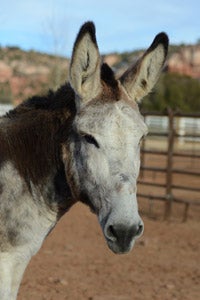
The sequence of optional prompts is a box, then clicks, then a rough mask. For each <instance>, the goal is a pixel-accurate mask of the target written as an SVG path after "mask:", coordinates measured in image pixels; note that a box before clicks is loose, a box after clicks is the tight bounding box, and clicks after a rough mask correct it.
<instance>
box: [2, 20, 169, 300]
mask: <svg viewBox="0 0 200 300" xmlns="http://www.w3.org/2000/svg"><path fill="white" fill-rule="evenodd" d="M167 49H168V37H167V35H166V34H165V33H160V34H158V35H157V36H156V37H155V39H154V41H153V43H152V44H151V46H150V47H149V49H148V50H147V51H146V52H145V53H144V55H143V56H142V57H141V58H140V59H139V60H138V61H137V63H136V64H135V65H134V66H132V67H130V68H129V69H128V70H127V71H126V72H125V73H124V74H123V75H122V76H121V77H120V78H119V79H118V80H117V79H116V78H115V76H114V73H113V71H112V70H111V68H110V67H109V66H108V65H107V64H102V63H101V58H100V55H99V50H98V46H97V41H96V36H95V26H94V24H93V23H92V22H87V23H85V24H84V25H83V26H82V27H81V29H80V31H79V34H78V36H77V38H76V41H75V44H74V48H73V53H72V59H71V63H70V68H69V82H68V83H66V84H65V85H63V86H61V87H60V88H59V89H58V90H57V91H55V92H52V91H50V92H49V93H48V95H47V96H44V97H38V96H35V97H32V98H31V99H28V100H27V101H25V102H24V103H22V104H21V105H19V106H18V107H16V108H15V109H13V110H11V111H10V112H9V113H7V114H6V115H4V116H3V117H1V118H0V299H1V300H14V299H16V297H17V292H18V288H19V285H20V282H21V279H22V276H23V273H24V270H25V268H26V266H27V264H28V262H29V261H30V259H31V257H32V256H33V255H34V254H35V253H36V252H37V251H38V250H39V248H40V247H41V244H42V242H43V241H44V239H45V237H46V236H47V235H48V233H49V232H50V231H51V230H52V229H53V228H54V226H55V225H56V223H57V222H58V220H59V219H60V218H61V216H63V215H64V214H65V213H66V212H67V211H68V210H69V208H70V207H71V206H72V205H73V204H74V203H75V202H77V201H81V202H83V203H85V204H87V205H88V206H89V207H90V209H91V210H92V212H94V213H95V214H96V215H97V217H98V220H99V223H100V226H101V228H102V231H103V234H104V237H105V240H106V242H107V244H108V247H109V248H110V249H111V250H112V251H113V252H114V253H127V252H129V251H130V250H131V249H132V247H133V245H134V242H135V240H136V239H137V238H138V237H139V236H140V235H141V234H142V232H143V222H142V220H141V218H140V216H139V213H138V206H137V199H136V180H137V177H138V173H139V167H140V140H141V138H142V137H143V136H144V135H146V133H147V127H146V125H145V123H144V121H143V118H142V116H141V115H140V112H139V109H138V105H137V102H138V101H139V100H140V99H141V98H143V97H144V96H145V95H146V94H147V93H148V92H149V91H151V89H152V88H153V86H154V85H155V83H156V81H157V79H158V77H159V74H160V72H161V70H162V67H163V64H164V61H165V58H166V55H167Z"/></svg>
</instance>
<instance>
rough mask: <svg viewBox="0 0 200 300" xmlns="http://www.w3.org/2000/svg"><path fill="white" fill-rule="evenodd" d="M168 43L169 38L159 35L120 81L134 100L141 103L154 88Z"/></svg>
mask: <svg viewBox="0 0 200 300" xmlns="http://www.w3.org/2000/svg"><path fill="white" fill-rule="evenodd" d="M168 43H169V40H168V36H167V35H166V34H165V33H164V32H162V33H159V34H158V35H157V36H156V37H155V39H154V41H153V43H152V44H151V46H150V47H149V49H148V50H147V51H146V52H145V53H144V55H143V56H142V57H141V59H139V60H138V62H137V63H136V64H135V65H134V66H133V67H131V68H130V69H128V70H127V71H126V72H125V73H124V74H123V75H122V76H121V78H120V81H121V83H122V85H123V86H124V87H125V89H126V91H127V92H128V94H129V95H130V97H131V98H132V99H133V100H136V101H140V100H141V99H142V98H143V97H144V96H146V95H147V94H148V93H149V92H150V91H151V89H152V88H153V87H154V85H155V83H156V81H157V80H158V78H159V75H160V73H161V70H162V68H163V65H164V62H165V59H166V56H167V51H168Z"/></svg>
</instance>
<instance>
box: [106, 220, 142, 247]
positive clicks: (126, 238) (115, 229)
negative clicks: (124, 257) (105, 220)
mask: <svg viewBox="0 0 200 300" xmlns="http://www.w3.org/2000/svg"><path fill="white" fill-rule="evenodd" d="M143 230H144V225H143V222H142V221H139V222H138V224H134V225H132V226H126V225H124V224H113V225H109V226H108V227H107V228H106V232H105V236H106V239H107V242H108V245H109V247H110V248H111V250H112V251H114V252H115V253H126V252H129V251H130V250H131V248H132V246H133V244H134V241H135V239H136V238H138V237H140V236H141V235H142V233H143Z"/></svg>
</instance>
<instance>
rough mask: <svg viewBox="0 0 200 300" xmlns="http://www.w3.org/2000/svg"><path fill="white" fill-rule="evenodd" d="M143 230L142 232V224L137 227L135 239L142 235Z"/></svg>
mask: <svg viewBox="0 0 200 300" xmlns="http://www.w3.org/2000/svg"><path fill="white" fill-rule="evenodd" d="M143 230H144V226H143V224H140V225H138V229H137V232H136V237H139V236H141V234H142V233H143Z"/></svg>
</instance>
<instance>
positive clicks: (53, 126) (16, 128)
mask: <svg viewBox="0 0 200 300" xmlns="http://www.w3.org/2000/svg"><path fill="white" fill-rule="evenodd" d="M75 113H76V106H75V101H74V92H73V90H72V88H71V87H70V86H69V85H68V84H66V85H64V86H62V87H61V88H60V89H59V90H58V91H56V92H52V91H50V92H49V93H48V95H47V96H44V97H38V96H35V97H32V98H30V99H28V100H27V101H25V102H24V103H22V104H21V105H19V106H18V107H16V108H15V109H14V110H12V111H10V112H9V113H8V114H7V116H6V117H4V120H5V121H4V123H3V124H4V125H3V126H4V127H3V130H1V127H0V144H1V147H0V163H2V162H4V161H7V160H10V161H11V162H12V163H13V164H14V165H15V167H16V168H17V170H18V171H19V173H20V174H21V176H22V177H23V178H25V179H26V180H27V181H30V180H31V181H32V182H33V183H38V182H41V181H42V179H43V178H44V177H45V176H46V175H47V174H48V172H49V170H50V168H52V166H53V167H54V168H55V169H58V168H60V166H61V161H60V146H61V143H62V142H63V141H64V140H66V139H67V136H68V132H69V130H70V129H71V124H72V121H73V118H74V116H75Z"/></svg>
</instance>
